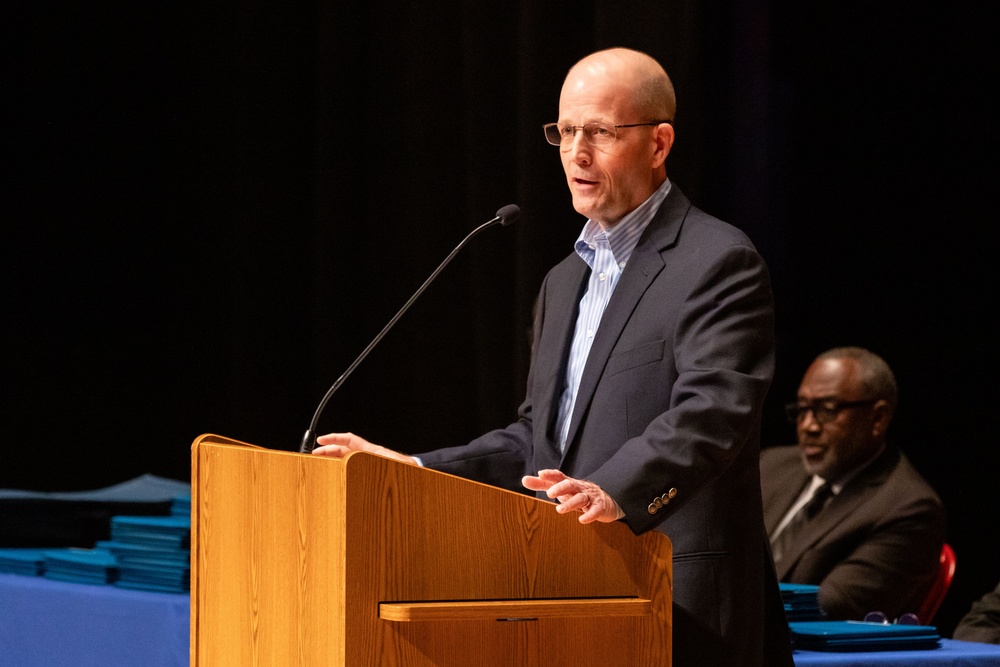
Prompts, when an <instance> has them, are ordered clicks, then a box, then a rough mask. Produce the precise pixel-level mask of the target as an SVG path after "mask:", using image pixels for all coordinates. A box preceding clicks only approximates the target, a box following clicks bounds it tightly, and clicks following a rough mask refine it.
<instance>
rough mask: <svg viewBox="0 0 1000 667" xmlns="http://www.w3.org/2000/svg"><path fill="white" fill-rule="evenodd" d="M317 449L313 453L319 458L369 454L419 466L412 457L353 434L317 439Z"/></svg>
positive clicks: (340, 434) (334, 434)
mask: <svg viewBox="0 0 1000 667" xmlns="http://www.w3.org/2000/svg"><path fill="white" fill-rule="evenodd" d="M316 444H317V445H319V446H318V447H316V448H315V449H314V450H313V451H312V453H313V454H315V455H317V456H329V457H332V458H336V459H342V458H344V457H345V456H347V455H348V454H350V453H351V452H368V453H369V454H375V455H377V456H384V457H385V458H387V459H395V460H397V461H402V462H403V463H409V464H411V465H417V462H416V461H415V460H414V458H413V457H412V456H407V455H406V454H401V453H399V452H395V451H393V450H391V449H386V448H385V447H382V446H381V445H376V444H374V443H371V442H368V441H367V440H365V439H364V438H362V437H361V436H359V435H354V434H353V433H327V434H326V435H321V436H319V437H318V438H316Z"/></svg>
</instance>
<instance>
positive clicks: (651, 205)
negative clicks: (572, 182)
mask: <svg viewBox="0 0 1000 667" xmlns="http://www.w3.org/2000/svg"><path fill="white" fill-rule="evenodd" d="M669 192H670V181H669V180H666V181H664V182H663V184H662V185H661V186H660V187H659V188H657V189H656V191H655V192H654V193H653V194H652V195H650V197H649V199H647V200H646V201H644V202H643V203H642V204H640V205H639V207H638V208H636V209H635V210H634V211H632V212H631V213H629V214H628V215H626V216H625V217H624V218H622V219H621V220H620V221H619V222H618V224H616V225H615V226H613V227H612V228H611V229H608V230H604V229H601V226H600V225H599V224H598V223H596V222H594V221H593V220H587V224H585V225H584V226H583V231H582V232H581V233H580V237H579V238H578V239H577V240H576V252H577V254H578V255H580V257H581V258H582V259H583V261H585V262H586V263H587V266H589V267H590V277H589V278H588V281H587V292H586V294H584V295H583V298H582V299H581V300H580V311H579V314H578V315H577V318H576V329H575V331H574V333H573V344H572V346H571V347H570V351H569V362H568V363H567V364H566V388H565V389H563V393H562V396H561V398H560V399H559V414H558V417H557V420H556V433H557V434H558V437H559V449H560V450H562V451H565V449H566V440H567V438H568V437H569V423H570V421H571V417H572V416H573V406H574V405H575V404H576V392H577V390H578V389H579V388H580V377H581V376H582V375H583V367H584V366H585V365H586V363H587V355H589V354H590V346H591V344H592V343H593V342H594V336H596V335H597V328H598V326H600V323H601V317H602V316H603V315H604V309H605V308H607V306H608V301H610V300H611V294H612V292H614V291H615V286H616V285H617V284H618V279H619V278H621V275H622V271H623V270H624V269H625V265H626V264H627V263H628V260H629V257H631V255H632V251H633V250H635V246H636V244H637V243H638V242H639V237H640V236H642V233H643V232H644V231H645V230H646V227H647V226H648V225H649V221H650V220H652V219H653V215H654V214H655V213H656V211H657V210H658V209H659V208H660V204H662V203H663V200H664V199H665V198H666V196H667V193H669Z"/></svg>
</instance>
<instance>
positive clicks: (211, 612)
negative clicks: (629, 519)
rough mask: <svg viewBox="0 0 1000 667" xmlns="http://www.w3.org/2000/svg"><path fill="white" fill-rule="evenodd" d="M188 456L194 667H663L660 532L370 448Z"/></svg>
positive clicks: (665, 607)
mask: <svg viewBox="0 0 1000 667" xmlns="http://www.w3.org/2000/svg"><path fill="white" fill-rule="evenodd" d="M191 459H192V461H191V462H192V465H191V474H192V485H191V486H192V509H191V513H192V516H191V666H192V667H219V666H228V665H234V666H239V667H250V666H256V665H261V666H273V665H280V666H282V667H289V666H292V665H301V666H308V667H317V666H321V665H336V666H350V667H355V666H357V667H361V666H366V667H367V666H380V667H381V666H396V665H398V666H401V667H410V666H418V665H419V666H423V665H436V666H451V665H454V666H456V667H457V666H461V667H468V666H470V665H498V666H499V665H510V666H517V667H522V666H534V665H584V664H586V665H601V666H604V667H607V666H615V665H622V666H626V665H627V666H629V667H635V666H637V665H648V666H650V667H652V666H654V665H655V666H656V667H663V666H665V665H666V666H669V665H670V646H671V641H670V638H671V607H670V589H671V547H670V541H669V540H668V539H667V537H666V536H665V535H663V534H661V533H647V534H646V535H643V536H641V537H636V536H634V535H633V534H632V532H631V531H629V529H628V528H627V527H626V526H625V525H623V524H620V523H613V524H590V525H586V526H583V525H580V523H579V522H578V521H577V517H578V516H579V515H578V514H575V513H574V514H572V515H565V516H563V515H559V514H557V513H556V512H555V510H554V509H553V507H552V504H551V503H548V502H546V501H543V500H539V499H536V498H532V497H529V496H525V495H521V494H517V493H512V492H510V491H503V490H500V489H497V488H494V487H491V486H486V485H483V484H478V483H475V482H470V481H468V480H465V479H461V478H459V477H455V476H452V475H447V474H444V473H439V472H435V471H433V470H428V469H424V468H420V467H417V466H412V465H406V464H403V463H399V462H397V461H392V460H390V459H386V458H382V457H378V456H371V455H367V454H352V455H351V456H349V457H347V458H345V459H343V460H337V459H329V458H321V457H315V456H309V455H303V454H298V453H292V452H284V451H276V450H270V449H263V448H260V447H254V446H252V445H248V444H245V443H240V442H236V441H234V440H229V439H227V438H222V437H219V436H214V435H205V436H202V437H200V438H198V439H197V440H195V442H194V444H193V445H192V456H191Z"/></svg>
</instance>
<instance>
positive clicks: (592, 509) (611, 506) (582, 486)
mask: <svg viewBox="0 0 1000 667" xmlns="http://www.w3.org/2000/svg"><path fill="white" fill-rule="evenodd" d="M521 484H523V485H524V487H525V488H526V489H530V490H532V491H544V492H545V495H547V496H548V497H549V498H552V499H554V500H557V501H558V502H559V504H558V505H556V511H557V512H559V513H560V514H566V513H568V512H580V513H581V514H580V523H592V522H594V521H601V522H611V521H617V520H618V519H621V518H623V517H624V516H625V513H624V512H623V511H622V509H621V507H619V505H618V503H616V502H615V501H614V499H613V498H612V497H611V496H609V495H608V494H607V493H606V492H605V491H604V490H603V489H601V487H599V486H597V485H596V484H594V483H593V482H589V481H587V480H585V479H573V478H572V477H567V476H566V475H565V474H563V473H562V472H560V471H558V470H539V471H538V475H537V476H532V475H527V476H525V477H524V478H522V479H521Z"/></svg>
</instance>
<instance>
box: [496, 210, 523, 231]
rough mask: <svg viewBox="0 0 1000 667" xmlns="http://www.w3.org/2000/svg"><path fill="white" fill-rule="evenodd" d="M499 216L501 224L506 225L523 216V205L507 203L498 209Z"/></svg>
mask: <svg viewBox="0 0 1000 667" xmlns="http://www.w3.org/2000/svg"><path fill="white" fill-rule="evenodd" d="M497 217H498V218H500V224H501V225H503V226H504V227H506V226H507V225H509V224H510V223H512V222H514V221H515V220H517V219H518V218H520V217H521V207H520V206H518V205H517V204H507V205H506V206H504V207H503V208H501V209H500V210H499V211H497Z"/></svg>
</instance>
